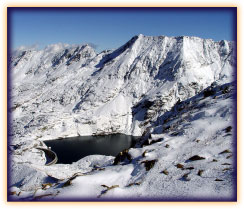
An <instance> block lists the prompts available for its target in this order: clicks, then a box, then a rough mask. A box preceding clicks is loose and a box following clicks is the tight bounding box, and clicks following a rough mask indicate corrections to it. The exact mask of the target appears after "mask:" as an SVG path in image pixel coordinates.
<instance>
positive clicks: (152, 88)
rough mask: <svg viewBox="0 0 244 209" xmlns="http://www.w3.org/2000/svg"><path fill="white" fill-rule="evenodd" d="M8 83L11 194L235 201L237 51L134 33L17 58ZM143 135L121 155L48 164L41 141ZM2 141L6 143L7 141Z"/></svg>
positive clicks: (29, 52) (217, 44) (218, 44)
mask: <svg viewBox="0 0 244 209" xmlns="http://www.w3.org/2000/svg"><path fill="white" fill-rule="evenodd" d="M9 75H10V76H11V85H10V86H9V93H10V108H9V112H10V116H11V133H10V135H11V136H10V138H11V142H9V145H10V146H9V155H10V156H11V158H10V161H11V163H10V165H9V172H10V173H11V178H10V182H9V185H8V186H9V192H10V194H11V197H12V198H13V199H14V200H15V199H16V200H33V199H43V198H44V199H45V198H46V199H49V200H53V199H54V200H57V199H61V200H62V199H65V198H68V199H72V198H75V199H79V200H81V199H92V200H94V199H99V198H101V199H102V198H114V199H116V198H118V199H124V198H125V199H126V198H133V199H138V198H139V199H140V198H144V199H145V198H151V199H155V198H156V199H164V200H166V199H174V200H175V199H180V200H183V199H184V200H187V199H191V200H193V199H204V200H206V199H212V200H213V199H214V200H221V198H222V199H224V200H234V199H235V195H234V194H235V183H236V180H235V172H236V162H235V156H236V150H235V147H234V145H235V137H236V136H235V131H236V130H235V124H234V122H235V121H234V120H235V118H234V117H233V116H235V114H236V112H235V111H236V107H235V105H234V102H235V100H236V86H235V79H236V78H235V76H236V56H235V43H234V42H228V41H219V42H214V41H213V40H210V39H207V40H206V39H201V38H197V37H186V36H181V37H166V36H159V37H151V36H144V35H138V36H135V37H133V38H132V39H131V40H130V41H128V42H127V43H126V44H124V45H123V46H121V47H120V48H118V49H116V50H111V51H110V50H107V51H103V52H101V53H99V54H97V53H96V52H95V51H94V49H93V48H92V47H90V46H89V45H75V46H70V45H64V44H56V45H50V46H47V47H46V48H45V49H43V50H16V51H15V52H14V53H13V54H12V57H11V58H10V69H9ZM112 133H124V134H130V135H135V136H141V138H140V140H139V141H138V142H137V144H136V145H135V146H134V147H133V148H131V149H129V150H125V151H123V152H121V153H120V154H118V156H117V157H116V158H115V157H112V156H101V155H94V156H87V157H85V158H83V159H81V160H79V161H77V162H76V163H73V164H66V165H64V164H56V165H51V166H45V161H46V157H45V154H44V153H43V152H41V151H40V150H38V149H36V148H37V147H43V148H45V147H46V146H45V144H43V143H42V141H43V140H48V139H55V138H59V137H71V136H78V135H104V134H112ZM10 138H9V139H10Z"/></svg>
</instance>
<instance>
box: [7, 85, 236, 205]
mask: <svg viewBox="0 0 244 209" xmlns="http://www.w3.org/2000/svg"><path fill="white" fill-rule="evenodd" d="M235 89H236V86H235V84H233V83H229V84H224V85H221V86H215V87H209V88H207V89H205V90H204V91H203V92H201V93H200V94H198V95H196V96H194V97H192V98H190V99H188V100H186V101H184V102H181V103H178V104H176V105H175V106H174V107H173V108H172V109H171V111H168V112H166V113H164V114H162V115H161V116H159V118H158V120H157V122H156V123H157V125H156V124H155V125H154V126H152V127H151V129H152V130H151V133H150V136H149V137H147V138H144V139H143V138H142V140H141V141H140V142H139V143H138V144H137V146H136V147H134V148H131V149H129V150H125V151H123V152H122V153H120V154H119V155H118V156H117V157H116V158H114V157H111V156H101V155H92V156H87V157H85V158H83V159H81V160H79V161H78V162H76V163H73V164H66V165H63V164H57V165H51V166H45V165H44V164H45V162H43V160H42V159H45V158H43V157H41V153H40V151H38V150H37V149H36V148H35V147H37V146H41V144H38V143H37V142H36V141H35V144H34V142H33V141H32V143H31V142H30V141H29V142H28V143H27V142H26V143H23V144H20V145H19V148H16V150H14V149H13V150H12V155H13V156H14V159H13V160H14V161H15V163H14V166H13V167H12V175H13V177H12V179H11V180H12V182H11V188H10V194H11V196H10V197H11V200H62V201H63V200H104V199H108V200H211V201H213V200H218V201H221V200H225V201H233V200H235V198H236V196H235V191H236V190H235V189H236V187H235V186H236V161H235V159H236V150H235V140H234V139H235V137H236V136H235V133H236V130H235V127H234V123H233V122H234V121H233V115H235V114H236V112H235V111H236V109H235V106H234V105H233V104H234V102H235V99H236V95H235ZM162 120H164V123H161V122H160V121H162ZM17 152H18V153H17ZM38 152H39V157H38ZM30 153H31V154H30ZM31 156H32V157H31ZM23 159H26V161H24V162H23Z"/></svg>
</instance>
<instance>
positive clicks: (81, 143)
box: [44, 134, 139, 164]
mask: <svg viewBox="0 0 244 209" xmlns="http://www.w3.org/2000/svg"><path fill="white" fill-rule="evenodd" d="M138 138H139V137H134V136H130V135H124V134H113V135H107V136H79V137H71V138H64V139H56V140H48V141H44V143H45V144H46V145H47V146H48V147H51V149H52V150H53V151H54V152H55V153H56V154H57V156H58V162H57V163H63V164H70V163H72V162H76V161H78V160H80V159H81V158H83V157H85V156H88V155H96V154H100V155H108V156H110V155H111V156H116V155H117V154H118V153H119V152H121V151H122V150H124V149H128V148H130V147H131V146H132V144H133V143H134V142H135V141H136V140H137V139H138Z"/></svg>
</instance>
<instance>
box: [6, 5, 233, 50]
mask: <svg viewBox="0 0 244 209" xmlns="http://www.w3.org/2000/svg"><path fill="white" fill-rule="evenodd" d="M235 18H236V14H235V9H230V8H195V9H194V8H188V9H187V8H150V9H149V8H144V9H143V8H141V9H139V8H127V9H126V8H124V9H123V8H110V9H109V8H108V9H105V8H90V9H88V8H69V9H67V8H48V9H47V8H9V9H8V24H9V25H8V29H9V31H8V34H9V37H10V41H11V48H18V47H20V46H31V45H39V47H41V48H42V47H45V46H46V45H48V44H53V43H60V42H61V43H68V44H82V43H92V44H93V45H94V46H96V50H97V51H98V52H99V51H101V50H104V49H112V48H117V47H119V46H121V45H122V44H124V43H125V42H127V41H128V40H129V39H130V38H131V37H132V36H134V35H137V34H140V33H141V34H144V35H150V36H159V35H167V36H180V35H187V36H198V37H201V38H211V39H214V40H216V41H218V40H222V39H226V40H235V30H236V29H235V24H236V23H235V21H236V20H235Z"/></svg>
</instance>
